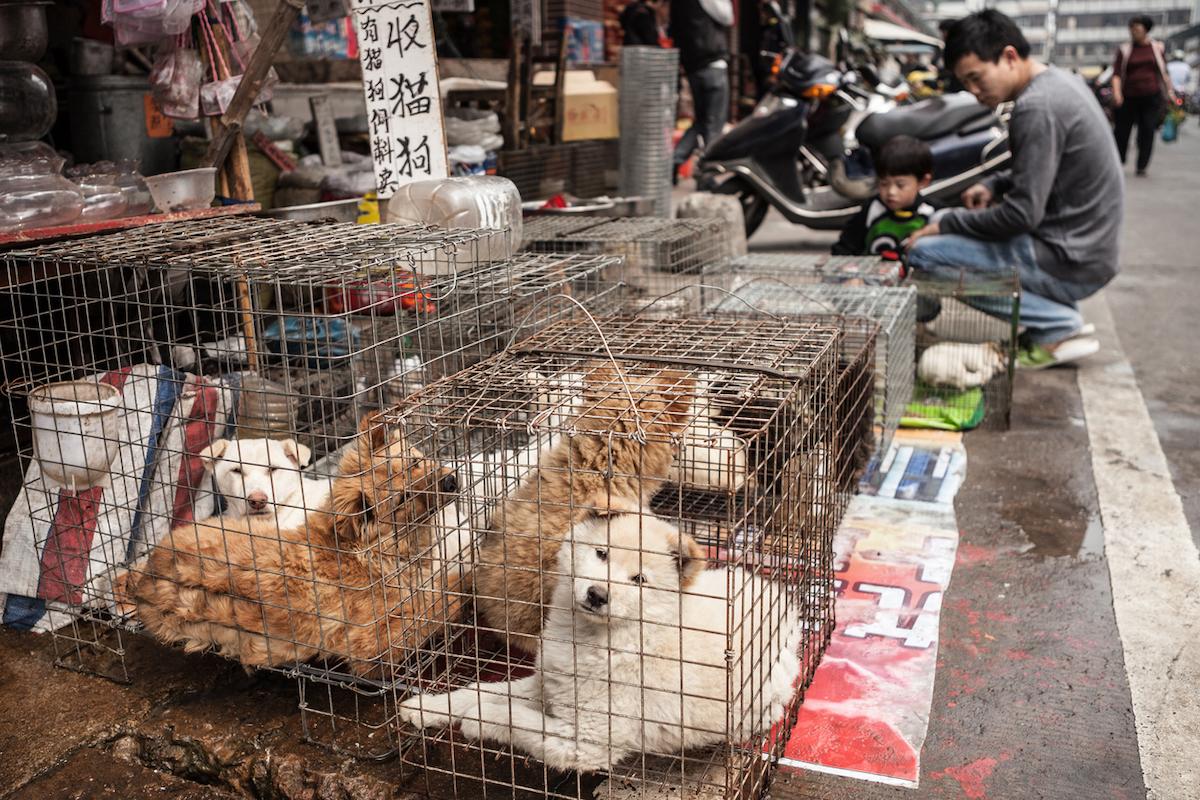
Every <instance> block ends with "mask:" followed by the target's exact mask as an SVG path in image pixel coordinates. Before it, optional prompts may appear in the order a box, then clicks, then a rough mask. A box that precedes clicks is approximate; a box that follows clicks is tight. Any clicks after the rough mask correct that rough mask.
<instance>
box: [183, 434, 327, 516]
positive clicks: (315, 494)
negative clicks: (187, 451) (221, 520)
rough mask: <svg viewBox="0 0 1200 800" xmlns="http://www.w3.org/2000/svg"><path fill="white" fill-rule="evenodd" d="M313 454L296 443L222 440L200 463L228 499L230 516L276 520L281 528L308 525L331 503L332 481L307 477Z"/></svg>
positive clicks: (271, 440)
mask: <svg viewBox="0 0 1200 800" xmlns="http://www.w3.org/2000/svg"><path fill="white" fill-rule="evenodd" d="M309 457H310V453H309V449H308V448H307V447H305V446H304V445H302V444H300V443H299V442H297V441H296V440H295V439H280V440H277V439H233V440H229V439H218V440H216V441H215V442H213V443H212V444H211V445H209V446H208V447H206V448H204V450H202V451H200V458H201V459H202V461H203V462H204V468H205V469H206V470H207V472H208V474H210V475H212V477H213V481H214V482H215V483H216V487H217V492H218V493H220V495H221V496H222V497H223V498H225V503H226V510H225V514H224V516H227V517H263V518H266V517H273V518H274V519H275V520H277V521H278V524H279V527H280V528H294V527H297V526H299V525H302V524H303V523H304V519H305V517H306V516H308V514H309V512H310V511H312V510H316V509H323V508H325V507H326V505H327V504H328V502H329V493H330V490H331V486H332V482H331V481H330V480H329V479H328V478H327V479H325V480H314V479H312V478H307V477H305V476H304V475H303V473H301V471H300V470H301V469H302V468H303V467H304V466H306V465H307V464H308V460H309Z"/></svg>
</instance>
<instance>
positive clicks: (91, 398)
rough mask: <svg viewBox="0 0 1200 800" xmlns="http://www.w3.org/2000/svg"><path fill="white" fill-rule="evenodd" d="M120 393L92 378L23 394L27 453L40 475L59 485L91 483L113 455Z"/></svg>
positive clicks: (105, 469)
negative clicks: (29, 429)
mask: <svg viewBox="0 0 1200 800" xmlns="http://www.w3.org/2000/svg"><path fill="white" fill-rule="evenodd" d="M120 398H121V392H120V391H118V390H117V388H116V387H114V386H109V385H108V384H107V383H98V382H96V381H66V382H64V383H51V384H47V385H46V386H39V387H38V388H36V389H34V390H33V391H32V392H30V393H29V415H30V419H31V423H32V426H33V453H34V456H35V457H36V458H37V460H38V465H39V466H40V467H41V469H42V474H43V475H44V476H46V477H47V478H50V479H52V480H54V481H57V482H58V483H61V484H62V485H63V486H68V487H87V486H94V485H96V484H97V483H98V482H100V481H101V480H103V479H104V477H105V476H106V475H107V474H108V468H109V465H111V464H112V462H113V459H114V458H116V457H117V447H118V446H119V444H120V440H119V438H118V433H119V430H118V429H119V427H120V426H119V424H118V423H119V422H120Z"/></svg>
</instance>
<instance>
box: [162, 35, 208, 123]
mask: <svg viewBox="0 0 1200 800" xmlns="http://www.w3.org/2000/svg"><path fill="white" fill-rule="evenodd" d="M203 80H204V64H203V63H202V62H201V61H200V54H199V53H198V52H197V51H195V50H189V49H186V48H178V49H173V48H164V49H162V50H160V52H159V54H158V58H156V59H155V60H154V69H153V70H151V72H150V91H151V93H152V94H153V95H154V100H155V102H157V103H158V107H159V108H161V109H162V112H163V113H164V114H166V115H167V116H168V117H174V118H175V119H196V118H197V117H199V116H200V83H201V82H202V81H203Z"/></svg>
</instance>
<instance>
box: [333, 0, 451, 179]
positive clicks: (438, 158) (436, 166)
mask: <svg viewBox="0 0 1200 800" xmlns="http://www.w3.org/2000/svg"><path fill="white" fill-rule="evenodd" d="M354 24H355V27H356V29H357V33H358V60H359V62H360V63H361V64H362V73H363V93H364V94H365V95H366V98H367V127H368V130H369V132H370V136H371V157H372V158H373V159H374V160H375V186H376V189H377V191H378V194H379V197H381V198H386V197H391V196H392V195H393V194H395V192H396V190H397V189H398V188H400V187H401V186H403V185H405V184H407V183H411V182H412V181H419V180H424V179H426V178H445V177H447V176H448V175H449V174H450V172H449V168H448V165H447V159H446V128H445V123H444V122H443V120H442V97H441V90H440V89H439V86H438V74H437V50H436V47H435V43H434V36H433V24H432V22H431V15H430V12H429V0H391V2H383V1H382V0H374V1H373V0H354Z"/></svg>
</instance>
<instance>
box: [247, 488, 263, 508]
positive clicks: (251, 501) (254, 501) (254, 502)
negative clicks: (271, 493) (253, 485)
mask: <svg viewBox="0 0 1200 800" xmlns="http://www.w3.org/2000/svg"><path fill="white" fill-rule="evenodd" d="M246 504H247V505H248V506H250V507H251V508H253V509H254V510H255V511H261V510H263V509H264V508H266V507H267V495H266V494H265V493H263V492H251V493H250V494H248V495H246Z"/></svg>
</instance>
